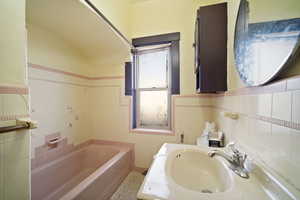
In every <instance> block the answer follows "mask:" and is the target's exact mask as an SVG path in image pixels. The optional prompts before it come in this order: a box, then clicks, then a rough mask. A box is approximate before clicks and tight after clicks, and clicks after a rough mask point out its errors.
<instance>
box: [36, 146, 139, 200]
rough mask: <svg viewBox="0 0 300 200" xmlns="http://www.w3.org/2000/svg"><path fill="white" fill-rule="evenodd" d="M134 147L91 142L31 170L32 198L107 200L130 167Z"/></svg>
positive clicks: (38, 199)
mask: <svg viewBox="0 0 300 200" xmlns="http://www.w3.org/2000/svg"><path fill="white" fill-rule="evenodd" d="M132 162H133V149H132V148H130V147H126V146H124V145H123V146H122V145H103V144H101V142H100V144H97V142H91V144H89V145H86V147H83V148H80V149H78V150H75V151H71V152H70V153H68V154H66V155H63V156H60V157H59V158H57V159H56V160H52V161H51V162H46V163H44V164H43V165H41V166H39V167H36V168H34V169H33V170H32V175H31V188H32V189H31V199H32V200H57V199H62V200H69V199H80V200H85V199H86V200H96V199H97V200H107V199H109V198H110V197H111V195H112V194H113V193H114V191H115V190H116V189H117V188H118V186H119V185H120V183H121V182H122V181H123V179H124V178H125V177H126V176H127V175H128V173H129V172H130V171H131V170H132V164H133V163H132Z"/></svg>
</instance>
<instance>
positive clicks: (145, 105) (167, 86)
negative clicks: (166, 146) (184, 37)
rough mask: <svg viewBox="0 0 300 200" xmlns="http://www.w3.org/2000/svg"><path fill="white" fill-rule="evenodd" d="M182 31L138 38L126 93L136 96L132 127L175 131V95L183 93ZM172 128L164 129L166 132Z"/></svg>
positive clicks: (135, 42) (126, 81) (128, 67)
mask: <svg viewBox="0 0 300 200" xmlns="http://www.w3.org/2000/svg"><path fill="white" fill-rule="evenodd" d="M179 40H180V33H168V34H163V35H156V36H148V37H142V38H135V39H133V40H132V44H133V46H134V49H133V51H132V54H133V62H127V63H126V65H125V95H127V96H132V113H131V122H132V124H131V128H133V129H135V128H139V129H151V131H150V130H149V132H152V130H153V129H158V130H171V129H172V128H171V127H172V126H171V125H172V123H171V121H172V120H171V112H172V110H171V95H174V94H180V85H179V83H180V70H179V63H180V62H179ZM165 132H169V131H162V133H165Z"/></svg>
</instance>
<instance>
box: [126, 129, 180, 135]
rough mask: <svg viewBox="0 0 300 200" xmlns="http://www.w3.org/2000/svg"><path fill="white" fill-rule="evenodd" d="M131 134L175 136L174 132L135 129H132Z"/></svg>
mask: <svg viewBox="0 0 300 200" xmlns="http://www.w3.org/2000/svg"><path fill="white" fill-rule="evenodd" d="M131 132H132V133H137V134H148V135H166V136H174V135H175V134H174V132H173V131H172V130H162V129H145V128H135V129H131Z"/></svg>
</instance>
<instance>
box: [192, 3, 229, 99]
mask: <svg viewBox="0 0 300 200" xmlns="http://www.w3.org/2000/svg"><path fill="white" fill-rule="evenodd" d="M195 73H196V79H197V83H196V88H197V92H198V93H214V92H222V91H226V90H227V3H222V4H216V5H211V6H205V7H200V8H199V10H198V11H197V20H196V30H195Z"/></svg>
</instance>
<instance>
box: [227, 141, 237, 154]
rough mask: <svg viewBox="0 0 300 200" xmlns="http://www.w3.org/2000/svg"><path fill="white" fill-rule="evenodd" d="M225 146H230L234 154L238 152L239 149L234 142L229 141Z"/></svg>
mask: <svg viewBox="0 0 300 200" xmlns="http://www.w3.org/2000/svg"><path fill="white" fill-rule="evenodd" d="M226 147H227V148H230V149H231V150H232V151H233V153H234V154H240V151H239V150H238V149H237V148H236V147H235V142H230V143H229V144H227V145H226Z"/></svg>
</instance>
